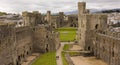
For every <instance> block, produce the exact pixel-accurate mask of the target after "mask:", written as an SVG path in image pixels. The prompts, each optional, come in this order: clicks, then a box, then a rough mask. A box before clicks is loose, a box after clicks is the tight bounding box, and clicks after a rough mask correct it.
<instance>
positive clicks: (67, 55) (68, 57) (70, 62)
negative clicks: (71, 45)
mask: <svg viewBox="0 0 120 65" xmlns="http://www.w3.org/2000/svg"><path fill="white" fill-rule="evenodd" d="M65 58H66V60H67V62H68V64H69V65H74V63H73V61H72V60H71V58H70V55H69V54H65Z"/></svg>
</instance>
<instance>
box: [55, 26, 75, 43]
mask: <svg viewBox="0 0 120 65" xmlns="http://www.w3.org/2000/svg"><path fill="white" fill-rule="evenodd" d="M76 30H77V29H76V28H72V27H68V28H59V29H57V31H58V32H59V33H60V40H61V41H62V42H68V41H74V40H75V38H76Z"/></svg>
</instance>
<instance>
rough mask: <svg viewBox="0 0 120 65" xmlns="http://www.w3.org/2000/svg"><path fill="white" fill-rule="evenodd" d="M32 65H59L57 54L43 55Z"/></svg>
mask: <svg viewBox="0 0 120 65" xmlns="http://www.w3.org/2000/svg"><path fill="white" fill-rule="evenodd" d="M32 65H57V64H56V53H55V52H48V53H45V54H43V55H41V56H40V57H39V58H38V59H37V60H36V61H35V62H34V63H33V64H32Z"/></svg>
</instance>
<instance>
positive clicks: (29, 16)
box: [22, 11, 41, 26]
mask: <svg viewBox="0 0 120 65" xmlns="http://www.w3.org/2000/svg"><path fill="white" fill-rule="evenodd" d="M22 16H23V20H24V25H25V26H35V25H37V24H38V23H40V20H41V14H40V13H39V12H38V11H33V12H32V13H30V12H22Z"/></svg>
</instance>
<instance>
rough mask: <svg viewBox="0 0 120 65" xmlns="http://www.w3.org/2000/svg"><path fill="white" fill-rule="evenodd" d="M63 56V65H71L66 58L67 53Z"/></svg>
mask: <svg viewBox="0 0 120 65" xmlns="http://www.w3.org/2000/svg"><path fill="white" fill-rule="evenodd" d="M61 54H62V61H63V65H69V64H68V63H67V60H66V58H65V52H62V53H61Z"/></svg>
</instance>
